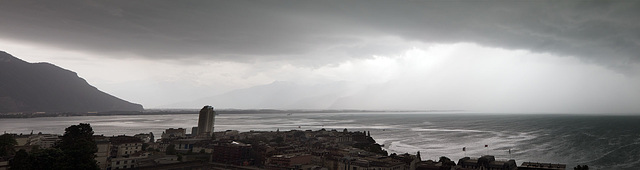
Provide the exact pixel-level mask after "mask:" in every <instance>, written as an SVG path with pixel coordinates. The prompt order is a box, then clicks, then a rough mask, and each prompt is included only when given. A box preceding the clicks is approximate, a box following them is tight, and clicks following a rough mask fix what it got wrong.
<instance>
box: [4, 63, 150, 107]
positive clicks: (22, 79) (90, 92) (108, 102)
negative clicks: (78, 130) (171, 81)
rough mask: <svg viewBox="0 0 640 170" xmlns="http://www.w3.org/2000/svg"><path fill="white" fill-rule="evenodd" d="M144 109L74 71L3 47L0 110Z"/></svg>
mask: <svg viewBox="0 0 640 170" xmlns="http://www.w3.org/2000/svg"><path fill="white" fill-rule="evenodd" d="M142 110H143V107H142V105H140V104H135V103H131V102H128V101H125V100H122V99H119V98H117V97H115V96H112V95H110V94H107V93H105V92H102V91H100V90H98V89H97V88H95V87H93V86H91V85H90V84H89V83H87V81H85V80H84V79H82V78H80V77H78V74H76V73H75V72H73V71H69V70H66V69H63V68H60V67H58V66H56V65H53V64H50V63H28V62H25V61H23V60H20V59H18V58H16V57H14V56H12V55H10V54H8V53H6V52H4V51H0V113H8V112H106V111H142Z"/></svg>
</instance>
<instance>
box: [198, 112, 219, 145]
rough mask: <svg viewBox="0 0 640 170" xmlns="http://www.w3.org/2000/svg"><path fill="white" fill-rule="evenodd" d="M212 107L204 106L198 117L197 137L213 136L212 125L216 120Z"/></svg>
mask: <svg viewBox="0 0 640 170" xmlns="http://www.w3.org/2000/svg"><path fill="white" fill-rule="evenodd" d="M215 117H216V112H215V111H214V110H213V106H204V107H203V108H202V109H201V110H200V115H199V117H198V136H203V137H209V136H211V135H212V134H213V124H214V123H215V120H216V118H215Z"/></svg>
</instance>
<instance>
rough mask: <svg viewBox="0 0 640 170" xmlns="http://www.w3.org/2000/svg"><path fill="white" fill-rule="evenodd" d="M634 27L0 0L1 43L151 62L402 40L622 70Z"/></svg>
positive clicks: (420, 8)
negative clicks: (565, 58) (566, 58)
mask: <svg viewBox="0 0 640 170" xmlns="http://www.w3.org/2000/svg"><path fill="white" fill-rule="evenodd" d="M638 19H640V2H638V1H424V2H423V1H402V2H400V1H375V2H371V1H360V2H356V1H349V2H344V1H313V2H307V1H305V2H300V1H295V2H294V1H202V2H194V1H189V2H185V1H64V2H63V1H2V2H0V38H5V39H11V40H20V41H27V42H31V43H40V44H46V45H51V46H57V47H59V48H65V49H74V50H80V51H91V52H97V53H104V54H118V53H134V54H137V55H140V56H143V57H149V58H179V57H202V58H212V59H218V60H231V61H241V62H242V61H255V60H309V61H314V62H321V63H322V62H328V61H329V60H331V61H334V62H337V61H341V60H343V59H347V58H349V57H363V56H369V55H371V54H391V53H393V52H399V50H403V49H406V48H410V47H404V46H401V45H398V44H397V42H395V41H389V42H385V41H382V42H381V41H380V40H384V39H383V37H398V38H400V39H401V40H403V41H415V42H424V43H455V42H474V43H478V44H481V45H485V46H491V47H499V48H507V49H526V50H531V51H534V52H543V53H554V54H559V55H570V56H577V57H582V58H583V59H585V61H589V62H597V63H600V64H602V65H605V66H609V67H616V68H618V69H624V68H625V67H626V66H628V65H629V64H632V63H637V62H639V61H640V55H639V54H640V48H638V47H639V46H640V31H638V30H640V25H639V24H638V23H639V22H637V21H638ZM381 37H382V38H381ZM378 38H381V39H378ZM394 43H396V44H394ZM112 56H114V57H117V55H112Z"/></svg>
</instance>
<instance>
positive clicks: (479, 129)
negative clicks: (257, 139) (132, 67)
mask: <svg viewBox="0 0 640 170" xmlns="http://www.w3.org/2000/svg"><path fill="white" fill-rule="evenodd" d="M197 117H198V116H197V114H179V115H129V116H81V117H53V118H51V117H47V118H29V119H0V131H6V132H7V133H25V134H27V133H30V132H31V131H32V130H33V131H34V133H38V132H43V133H55V134H62V133H64V128H66V127H68V126H70V125H74V124H78V123H90V124H91V126H92V127H93V130H94V131H95V134H104V135H107V136H112V135H122V134H126V135H134V134H137V133H149V132H153V133H154V134H155V135H156V138H159V136H160V134H162V131H163V130H164V129H167V128H186V129H187V133H189V132H190V131H191V127H193V126H197ZM321 128H325V129H327V130H331V129H336V130H343V129H345V128H346V129H348V130H349V131H370V132H371V136H372V137H373V138H374V139H375V140H376V141H377V142H378V143H381V144H384V145H385V149H386V150H388V151H389V152H390V153H393V152H396V153H405V152H408V153H411V154H415V153H416V152H417V151H420V153H421V155H422V158H423V159H436V160H437V158H438V157H440V156H447V157H449V158H451V159H452V160H455V161H456V162H457V160H458V159H460V158H462V157H464V156H470V157H479V156H481V155H485V154H490V155H495V156H496V158H497V159H504V160H506V159H515V160H516V162H517V163H518V164H521V163H522V162H523V161H534V162H546V163H564V164H567V165H568V166H567V167H569V168H567V169H571V168H572V167H574V166H575V165H577V164H587V165H589V166H590V167H592V168H594V169H595V168H600V169H637V168H638V167H640V116H604V115H520V114H516V115H487V114H468V113H466V114H454V113H407V112H399V113H392V112H380V113H299V114H291V115H288V114H285V113H282V114H221V115H217V116H216V121H215V131H223V130H239V131H250V130H257V131H275V130H276V129H280V130H292V129H297V130H319V129H321ZM485 145H488V147H485ZM463 147H466V152H463V151H462V148H463ZM509 150H511V152H509Z"/></svg>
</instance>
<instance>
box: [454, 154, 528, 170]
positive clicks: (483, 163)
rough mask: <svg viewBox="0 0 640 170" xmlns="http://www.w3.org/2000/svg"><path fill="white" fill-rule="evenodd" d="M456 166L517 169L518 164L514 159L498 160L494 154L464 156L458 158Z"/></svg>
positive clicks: (492, 169) (500, 169)
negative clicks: (478, 156)
mask: <svg viewBox="0 0 640 170" xmlns="http://www.w3.org/2000/svg"><path fill="white" fill-rule="evenodd" d="M458 166H461V167H462V168H469V169H482V170H517V169H518V165H517V164H516V161H515V160H513V159H512V160H508V161H499V160H496V158H495V157H494V156H491V155H485V156H482V157H480V158H478V159H471V158H469V157H464V158H462V159H460V160H458Z"/></svg>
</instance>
